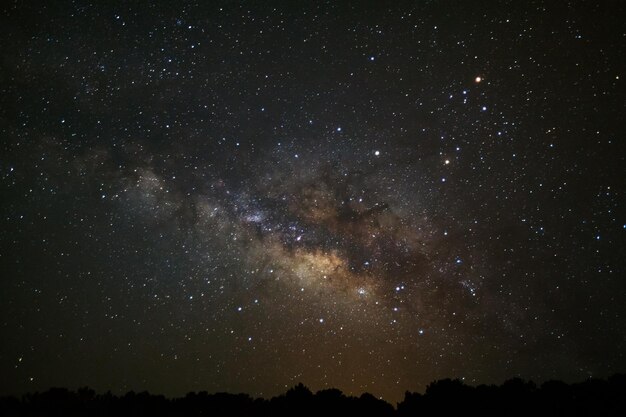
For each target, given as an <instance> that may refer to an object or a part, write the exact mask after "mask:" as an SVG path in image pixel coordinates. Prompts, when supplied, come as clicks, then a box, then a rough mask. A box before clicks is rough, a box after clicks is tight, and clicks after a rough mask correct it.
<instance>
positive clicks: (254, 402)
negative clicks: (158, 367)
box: [0, 374, 626, 417]
mask: <svg viewBox="0 0 626 417" xmlns="http://www.w3.org/2000/svg"><path fill="white" fill-rule="evenodd" d="M452 415H454V416H463V415H466V416H474V415H478V416H538V415H539V416H543V415H550V416H626V375H623V374H617V375H614V376H612V377H610V378H608V379H607V380H600V379H589V380H587V381H584V382H581V383H576V384H566V383H564V382H561V381H549V382H545V383H543V384H542V385H541V386H540V387H537V386H536V385H535V384H534V383H533V382H527V381H523V380H521V379H511V380H508V381H506V382H504V383H503V384H502V385H500V386H495V385H480V386H478V387H471V386H468V385H465V384H464V383H463V382H461V381H459V380H450V379H444V380H439V381H435V382H433V383H431V384H430V385H429V386H428V387H427V388H426V392H425V393H424V394H420V393H410V392H407V393H406V394H405V397H404V400H403V401H402V402H400V403H398V404H397V405H396V407H395V408H394V407H393V406H392V405H391V404H389V403H387V402H385V401H383V400H380V399H377V398H375V397H374V396H372V395H370V394H367V393H365V394H363V395H361V396H360V397H348V396H345V395H344V394H343V393H342V392H341V391H339V390H337V389H327V390H322V391H318V392H316V393H312V392H311V391H310V390H309V389H308V388H307V387H305V386H304V385H302V384H299V385H297V386H295V387H293V388H291V389H290V390H288V391H287V392H286V393H285V394H283V395H280V396H278V397H274V398H272V399H269V400H266V399H262V398H257V399H254V398H252V397H250V396H249V395H247V394H226V393H217V394H208V393H206V392H198V393H196V392H190V393H189V394H187V395H186V396H185V397H183V398H175V399H167V398H165V397H164V396H162V395H153V394H149V393H147V392H141V393H135V392H132V391H131V392H129V393H127V394H125V395H123V396H120V397H118V396H115V395H112V394H111V393H110V392H107V393H105V394H103V395H99V394H96V393H95V391H93V390H91V389H89V388H81V389H79V390H78V391H69V390H67V389H65V388H51V389H50V390H48V391H46V392H41V393H34V394H26V395H24V396H23V397H22V398H19V399H18V398H15V397H2V398H0V416H68V417H71V416H151V417H153V416H154V417H156V416H233V417H234V416H452Z"/></svg>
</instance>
